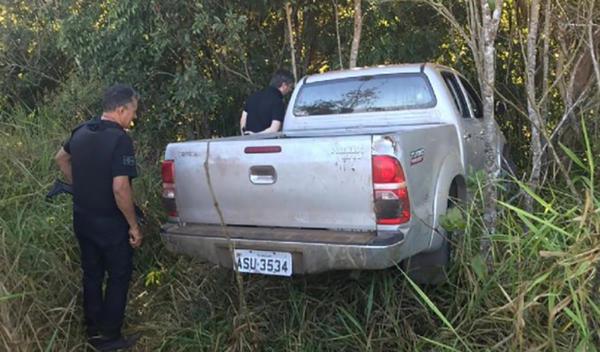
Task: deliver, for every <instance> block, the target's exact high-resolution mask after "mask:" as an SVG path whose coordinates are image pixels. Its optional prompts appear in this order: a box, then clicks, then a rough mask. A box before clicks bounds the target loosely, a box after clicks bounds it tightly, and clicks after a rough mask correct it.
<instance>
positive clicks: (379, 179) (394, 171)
mask: <svg viewBox="0 0 600 352" xmlns="http://www.w3.org/2000/svg"><path fill="white" fill-rule="evenodd" d="M372 163H373V198H374V200H375V216H376V217H377V224H378V225H399V224H404V223H405V222H408V220H410V202H409V199H408V190H407V189H406V178H405V177H404V171H403V170H402V166H401V165H400V162H399V161H398V160H397V159H396V158H394V157H392V156H388V155H373V160H372Z"/></svg>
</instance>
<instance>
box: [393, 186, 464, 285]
mask: <svg viewBox="0 0 600 352" xmlns="http://www.w3.org/2000/svg"><path fill="white" fill-rule="evenodd" d="M451 192H452V191H451ZM451 194H455V193H454V192H452V193H451ZM455 197H456V196H455V195H451V196H449V199H448V208H447V211H448V210H450V209H452V208H453V207H454V206H455V203H454V201H452V200H451V199H456V198H455ZM437 231H438V233H439V234H440V236H441V237H442V244H441V246H440V247H439V248H438V249H436V250H434V251H432V252H426V253H419V254H416V255H414V256H412V257H410V258H408V259H406V260H405V261H404V262H403V263H402V264H403V265H402V266H403V269H404V271H405V272H406V274H407V275H408V277H409V278H410V279H411V280H413V281H414V282H416V283H418V284H422V285H433V286H435V285H440V284H443V283H445V282H447V281H448V273H447V271H448V268H449V267H450V257H451V255H450V254H451V245H450V239H451V237H452V233H451V232H449V231H446V230H445V229H444V228H442V227H441V226H439V229H438V230H437Z"/></svg>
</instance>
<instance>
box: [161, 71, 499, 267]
mask: <svg viewBox="0 0 600 352" xmlns="http://www.w3.org/2000/svg"><path fill="white" fill-rule="evenodd" d="M466 85H468V83H467V82H466V81H465V80H464V79H463V78H462V77H461V76H460V75H458V74H457V73H456V72H454V71H452V70H451V69H449V68H446V67H442V66H437V65H431V64H411V65H398V66H387V67H377V68H365V69H358V70H350V71H339V72H331V73H326V74H320V75H313V76H308V77H305V78H304V79H302V80H301V81H300V82H299V83H298V86H297V87H296V89H295V91H294V92H293V94H292V96H291V99H290V103H289V106H288V108H287V111H286V117H285V120H284V121H285V122H284V125H283V131H282V132H279V133H275V134H254V135H250V136H238V137H228V138H219V139H210V140H199V141H190V142H182V143H171V144H169V145H168V146H167V149H166V152H165V162H164V164H163V170H162V171H163V186H164V189H163V199H164V200H165V204H166V206H167V209H168V211H169V213H170V217H169V221H168V222H167V223H166V224H165V225H164V226H163V227H162V231H161V235H162V237H163V239H164V242H165V244H166V245H167V247H168V248H169V249H171V250H172V251H174V252H177V253H187V254H189V255H193V256H195V257H198V258H201V259H204V260H206V261H209V262H212V263H215V264H219V265H221V266H224V267H231V268H235V269H237V270H240V271H242V272H252V273H260V274H273V275H286V276H289V275H291V274H296V273H316V272H322V271H327V270H336V269H383V268H387V267H391V266H394V265H396V264H398V263H400V262H401V261H402V260H405V259H407V258H410V257H414V256H416V255H419V254H424V253H434V252H436V251H439V250H440V248H442V247H443V244H444V242H445V241H446V239H445V238H444V237H445V236H444V231H443V230H442V229H441V228H440V224H439V219H440V216H441V215H442V214H444V213H445V212H446V209H447V206H448V200H449V197H451V196H453V197H464V195H465V194H466V188H465V187H466V182H465V179H466V176H467V172H470V171H477V170H479V169H481V168H483V160H484V159H483V157H484V155H483V154H484V148H483V121H482V118H481V116H480V115H481V106H480V102H479V100H478V99H479V98H478V97H477V94H476V93H474V91H473V90H472V88H471V87H470V86H469V87H467V86H466ZM470 95H471V96H470ZM477 104H479V106H478V105H477ZM497 140H498V154H499V155H500V151H501V150H502V145H503V143H504V140H503V137H502V135H501V134H500V133H499V132H498V135H497ZM498 161H500V157H499V158H498ZM453 192H454V193H455V194H452V193H453Z"/></svg>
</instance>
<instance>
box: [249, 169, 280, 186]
mask: <svg viewBox="0 0 600 352" xmlns="http://www.w3.org/2000/svg"><path fill="white" fill-rule="evenodd" d="M250 182H252V183H253V184H255V185H272V184H274V183H275V182H277V172H276V171H275V168H274V167H273V166H271V165H256V166H251V167H250Z"/></svg>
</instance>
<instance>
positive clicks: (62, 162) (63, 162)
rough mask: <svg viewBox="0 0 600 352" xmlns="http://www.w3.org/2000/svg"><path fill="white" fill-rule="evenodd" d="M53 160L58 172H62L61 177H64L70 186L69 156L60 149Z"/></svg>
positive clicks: (71, 181)
mask: <svg viewBox="0 0 600 352" xmlns="http://www.w3.org/2000/svg"><path fill="white" fill-rule="evenodd" d="M54 160H55V161H56V164H57V165H58V167H59V169H60V171H62V173H63V175H64V176H65V180H66V181H67V183H69V184H72V183H73V173H72V171H71V154H69V153H67V152H66V151H65V148H63V147H61V148H60V149H59V151H58V153H56V155H55V156H54Z"/></svg>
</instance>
